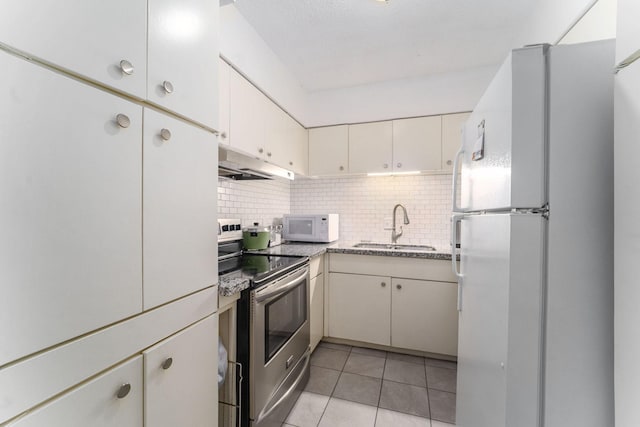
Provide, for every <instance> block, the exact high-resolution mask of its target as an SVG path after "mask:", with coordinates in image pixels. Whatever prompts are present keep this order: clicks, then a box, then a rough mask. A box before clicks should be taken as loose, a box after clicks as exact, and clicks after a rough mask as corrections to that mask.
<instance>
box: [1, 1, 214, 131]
mask: <svg viewBox="0 0 640 427" xmlns="http://www.w3.org/2000/svg"><path fill="white" fill-rule="evenodd" d="M147 6H148V9H147ZM147 11H148V16H147ZM147 18H148V19H147ZM147 22H148V27H147ZM28 28H31V29H34V28H37V31H29V30H28ZM217 31H218V4H217V2H213V1H210V0H185V1H180V2H173V1H169V0H148V2H147V0H110V1H91V2H88V1H83V0H65V2H64V5H63V6H61V4H60V3H56V2H51V1H46V2H42V1H36V0H24V1H20V2H15V4H12V6H11V10H10V12H9V13H3V14H2V15H1V16H0V43H1V44H3V45H6V46H9V47H11V48H13V49H16V50H18V51H21V52H23V53H24V54H25V55H27V56H29V57H31V58H35V59H36V60H38V61H42V62H45V63H47V64H49V65H52V66H54V67H57V68H61V69H63V70H64V71H66V72H69V73H73V74H75V75H78V76H81V77H83V78H86V79H89V80H92V81H94V82H96V83H98V84H101V85H104V86H108V87H111V88H114V89H116V90H119V91H122V92H126V93H128V94H130V95H132V96H133V97H135V98H138V99H140V100H148V101H149V102H151V103H153V104H156V105H158V106H160V107H162V108H165V109H167V110H170V111H172V112H175V113H177V114H179V115H181V116H183V117H186V118H187V119H190V120H193V121H196V122H199V123H201V124H203V125H205V126H208V127H211V128H213V129H217V128H218V111H217V110H218V106H217V92H218V85H217V81H218V79H217V68H218V67H217V60H218V41H217Z"/></svg>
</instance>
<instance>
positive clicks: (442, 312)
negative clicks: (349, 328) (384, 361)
mask: <svg viewBox="0 0 640 427" xmlns="http://www.w3.org/2000/svg"><path fill="white" fill-rule="evenodd" d="M391 283H392V285H393V286H392V294H391V313H392V315H391V345H392V346H393V347H398V348H406V349H410V350H420V351H426V352H429V353H438V354H446V355H451V356H455V355H456V354H457V350H458V310H457V308H456V302H457V295H458V290H457V284H456V283H448V282H430V281H426V280H411V279H396V278H393V279H392V281H391Z"/></svg>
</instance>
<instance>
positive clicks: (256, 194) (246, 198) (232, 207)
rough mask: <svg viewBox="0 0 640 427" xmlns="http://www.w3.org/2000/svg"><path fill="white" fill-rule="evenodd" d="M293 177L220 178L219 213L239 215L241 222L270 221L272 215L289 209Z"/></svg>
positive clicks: (278, 216) (231, 215)
mask: <svg viewBox="0 0 640 427" xmlns="http://www.w3.org/2000/svg"><path fill="white" fill-rule="evenodd" d="M290 206H291V181H287V180H258V181H233V180H228V179H220V178H218V217H220V218H240V219H241V220H242V226H243V227H244V226H247V225H252V224H253V223H254V222H259V223H260V224H264V225H271V223H272V221H273V218H281V217H282V214H285V213H289V209H290Z"/></svg>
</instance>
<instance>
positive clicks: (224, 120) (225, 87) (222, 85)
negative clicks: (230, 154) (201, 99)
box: [218, 59, 231, 144]
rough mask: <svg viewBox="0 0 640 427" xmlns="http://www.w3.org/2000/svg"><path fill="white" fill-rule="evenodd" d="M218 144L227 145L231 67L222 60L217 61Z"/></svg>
mask: <svg viewBox="0 0 640 427" xmlns="http://www.w3.org/2000/svg"><path fill="white" fill-rule="evenodd" d="M218 76H219V80H218V101H219V102H218V106H219V111H218V131H219V132H220V133H219V134H218V142H219V143H221V144H229V108H230V107H231V105H230V102H231V100H230V98H229V95H230V90H231V88H230V87H229V85H230V84H231V83H230V81H229V79H230V78H231V67H230V66H229V64H227V63H226V62H224V61H223V60H222V59H219V60H218Z"/></svg>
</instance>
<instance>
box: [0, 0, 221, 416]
mask: <svg viewBox="0 0 640 427" xmlns="http://www.w3.org/2000/svg"><path fill="white" fill-rule="evenodd" d="M103 3H104V4H103ZM217 8H218V5H217V2H212V1H209V0H187V1H183V2H169V1H166V0H149V1H148V2H147V1H142V2H141V1H140V0H133V1H127V2H124V1H119V0H114V1H109V2H82V1H77V0H63V1H62V2H58V3H55V4H54V3H52V2H44V3H42V2H35V1H31V0H25V1H24V2H18V3H15V4H14V5H12V6H11V7H10V8H9V11H8V13H4V14H2V16H0V69H2V70H3V73H2V75H3V82H4V84H3V85H2V88H0V93H1V94H2V96H0V122H1V123H2V126H0V177H1V179H0V204H2V206H3V208H2V209H0V232H1V233H2V239H0V281H1V282H2V284H3V287H2V289H3V298H2V299H1V300H0V321H1V322H2V323H1V324H2V325H3V326H2V327H0V329H1V331H0V402H1V403H0V424H1V425H3V426H4V425H7V426H21V427H27V426H45V425H46V426H54V427H55V426H63V425H64V426H69V425H91V426H98V427H100V426H103V425H104V426H107V425H109V426H110V425H118V426H141V425H142V423H143V420H145V419H153V418H152V416H153V415H152V412H150V409H149V408H152V407H158V406H162V407H163V409H164V410H167V411H173V412H174V413H175V414H180V416H181V417H182V418H181V420H183V421H184V420H187V421H184V422H186V425H202V426H205V425H206V426H214V425H216V420H217V414H216V412H215V408H216V407H217V405H216V401H217V381H216V376H215V372H216V371H217V363H216V358H217V356H216V353H217V351H216V349H217V314H216V310H217V287H216V283H217V266H216V262H215V259H216V257H217V245H216V233H217V227H216V213H217V209H216V203H217V194H216V193H217V191H216V189H217V179H216V178H217V173H216V171H217V140H216V136H215V131H216V130H217V127H218V124H217V123H218V100H217V91H218V81H217V65H218V64H217V60H218V46H217V17H218V11H217ZM147 23H148V25H147ZM165 83H170V85H167V84H165ZM159 88H162V90H163V91H164V93H163V92H161V91H159V90H158V89H159ZM202 319H205V320H202ZM200 320H202V322H200V323H198V322H199V321H200ZM191 325H194V326H191ZM179 331H183V332H182V333H180V335H176V336H175V337H174V338H169V337H171V336H174V334H176V333H178V332H179ZM178 337H180V338H178ZM173 342H178V343H181V344H179V347H182V346H184V349H182V348H180V349H175V348H174V346H175V345H174V344H172V343H173ZM165 348H166V349H171V351H172V352H173V353H175V354H176V355H179V357H177V358H176V365H175V368H176V369H174V370H172V371H171V372H172V373H173V374H172V375H174V376H175V377H176V378H178V380H177V381H178V382H175V383H171V384H173V385H175V384H178V385H179V387H178V388H175V387H174V388H171V387H167V388H162V389H157V390H156V389H154V388H153V387H152V386H151V377H152V373H150V372H145V370H146V369H147V367H148V366H150V365H148V364H147V362H146V361H147V360H151V359H150V358H151V357H152V355H153V354H160V352H161V349H165ZM185 352H186V353H188V354H186V355H185ZM178 360H180V363H177V361H178ZM143 361H144V363H143ZM185 366H187V367H188V368H185ZM196 379H197V381H196ZM184 381H188V382H189V383H193V384H194V386H195V387H196V388H195V389H194V392H196V393H198V395H199V396H202V397H201V398H192V397H189V398H187V399H182V400H175V401H173V402H172V405H167V404H165V403H163V401H162V399H167V396H171V395H172V396H174V397H176V396H179V397H182V396H184V394H181V393H182V392H183V391H184V390H183V389H182V388H183V387H182V386H181V384H182V383H183V382H184ZM153 390H155V391H153ZM205 400H206V403H205V402H204V401H205ZM143 402H144V404H143ZM212 408H213V409H212ZM185 414H197V415H194V416H193V417H192V416H191V415H188V416H187V415H185ZM162 417H163V418H166V419H167V420H168V419H169V418H168V417H166V416H162ZM194 417H197V420H198V421H197V422H196V421H195V420H196V418H194ZM189 420H193V422H190V421H189ZM176 424H180V423H173V424H165V425H176ZM147 425H153V426H154V427H155V426H158V425H162V424H160V423H159V422H156V423H154V424H148V422H147Z"/></svg>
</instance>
